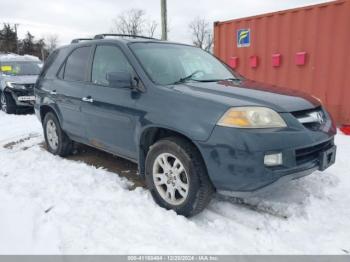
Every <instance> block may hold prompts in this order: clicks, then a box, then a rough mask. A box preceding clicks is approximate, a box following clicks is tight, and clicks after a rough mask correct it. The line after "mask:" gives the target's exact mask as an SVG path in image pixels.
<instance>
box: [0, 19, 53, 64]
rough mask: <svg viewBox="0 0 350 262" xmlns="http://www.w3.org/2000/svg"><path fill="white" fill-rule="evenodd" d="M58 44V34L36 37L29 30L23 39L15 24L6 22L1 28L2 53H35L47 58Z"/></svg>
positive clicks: (0, 42)
mask: <svg viewBox="0 0 350 262" xmlns="http://www.w3.org/2000/svg"><path fill="white" fill-rule="evenodd" d="M57 44H58V37H57V35H48V36H47V37H46V38H45V39H44V38H39V39H36V38H35V36H34V35H33V34H31V33H30V32H29V31H28V32H27V33H26V35H25V37H24V38H23V39H19V38H18V35H17V33H16V28H15V26H13V25H11V24H8V23H4V24H3V25H2V28H0V53H16V54H19V55H33V56H36V57H39V58H40V59H42V60H45V58H46V57H47V56H48V55H49V53H50V52H52V50H54V49H55V48H56V47H57Z"/></svg>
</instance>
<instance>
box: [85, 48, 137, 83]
mask: <svg viewBox="0 0 350 262" xmlns="http://www.w3.org/2000/svg"><path fill="white" fill-rule="evenodd" d="M112 72H131V66H130V64H129V62H128V60H127V59H126V57H125V56H124V54H123V53H122V51H121V50H120V49H119V48H118V47H116V46H108V45H105V46H98V47H97V48H96V52H95V57H94V62H93V65H92V76H91V80H92V82H93V83H94V84H99V85H108V81H107V74H108V73H112Z"/></svg>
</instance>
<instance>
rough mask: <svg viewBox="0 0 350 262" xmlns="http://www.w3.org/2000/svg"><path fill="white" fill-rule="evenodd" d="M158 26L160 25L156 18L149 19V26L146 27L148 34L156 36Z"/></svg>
mask: <svg viewBox="0 0 350 262" xmlns="http://www.w3.org/2000/svg"><path fill="white" fill-rule="evenodd" d="M157 27H158V23H157V22H156V21H155V20H152V21H149V22H148V23H147V28H146V30H147V32H146V34H147V36H149V37H154V34H155V32H156V30H157Z"/></svg>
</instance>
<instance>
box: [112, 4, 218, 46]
mask: <svg viewBox="0 0 350 262" xmlns="http://www.w3.org/2000/svg"><path fill="white" fill-rule="evenodd" d="M158 26H159V24H158V23H157V21H155V20H152V19H150V18H148V17H147V14H146V11H145V10H142V9H129V10H127V11H125V12H122V13H120V14H119V15H118V17H117V18H116V19H115V20H114V23H113V26H112V29H111V31H112V32H113V33H118V34H128V35H144V36H148V37H155V35H156V30H157V28H158ZM188 30H189V31H190V32H191V36H192V42H193V44H194V45H195V46H197V47H199V48H202V49H203V50H206V51H208V52H211V51H212V48H213V26H212V25H210V23H209V22H208V21H207V20H206V19H205V18H202V17H196V18H194V19H193V20H192V21H191V22H190V23H189V24H188Z"/></svg>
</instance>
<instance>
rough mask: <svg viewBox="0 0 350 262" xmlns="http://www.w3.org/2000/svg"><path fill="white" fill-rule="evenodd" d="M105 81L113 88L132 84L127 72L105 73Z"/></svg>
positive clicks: (128, 86) (126, 86) (127, 86)
mask: <svg viewBox="0 0 350 262" xmlns="http://www.w3.org/2000/svg"><path fill="white" fill-rule="evenodd" d="M107 81H108V83H109V86H110V87H113V88H130V87H131V86H132V82H131V74H130V73H129V72H110V73H107Z"/></svg>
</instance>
